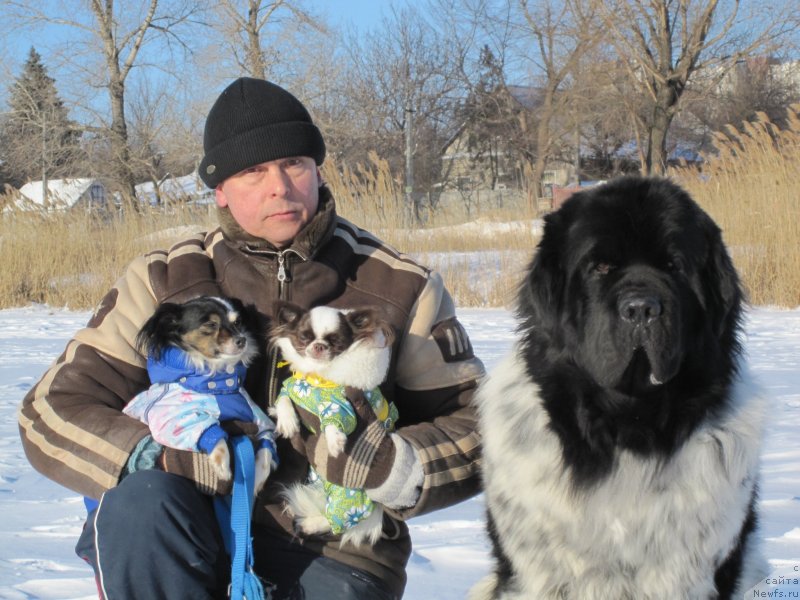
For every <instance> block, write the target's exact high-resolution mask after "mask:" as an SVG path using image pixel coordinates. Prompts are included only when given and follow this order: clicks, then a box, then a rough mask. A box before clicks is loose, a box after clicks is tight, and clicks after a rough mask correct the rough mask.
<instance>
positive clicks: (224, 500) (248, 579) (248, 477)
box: [214, 436, 264, 600]
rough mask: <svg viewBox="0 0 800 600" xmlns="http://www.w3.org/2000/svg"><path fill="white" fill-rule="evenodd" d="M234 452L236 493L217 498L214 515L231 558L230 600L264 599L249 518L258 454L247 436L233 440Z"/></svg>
mask: <svg viewBox="0 0 800 600" xmlns="http://www.w3.org/2000/svg"><path fill="white" fill-rule="evenodd" d="M231 446H232V449H233V464H234V469H233V492H232V493H231V495H229V496H215V497H214V512H215V513H216V515H217V522H218V523H219V528H220V530H221V531H222V539H223V541H224V542H225V550H226V551H227V552H228V554H229V555H230V557H231V585H230V588H229V592H228V598H231V600H264V588H263V587H262V585H261V581H260V580H259V579H258V577H257V576H256V574H255V573H254V572H253V540H252V538H251V537H250V516H251V515H252V511H253V487H254V485H255V470H256V462H255V454H254V453H253V444H252V442H251V441H250V438H248V437H247V436H238V437H235V438H233V439H232V440H231Z"/></svg>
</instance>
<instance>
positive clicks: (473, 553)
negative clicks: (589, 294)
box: [0, 307, 800, 600]
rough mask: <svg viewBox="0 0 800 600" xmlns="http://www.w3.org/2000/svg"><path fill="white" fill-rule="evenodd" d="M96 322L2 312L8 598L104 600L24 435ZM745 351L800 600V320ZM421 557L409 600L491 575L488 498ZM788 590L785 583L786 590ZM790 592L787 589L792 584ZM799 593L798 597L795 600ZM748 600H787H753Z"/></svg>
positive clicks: (78, 504)
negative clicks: (54, 373) (41, 398)
mask: <svg viewBox="0 0 800 600" xmlns="http://www.w3.org/2000/svg"><path fill="white" fill-rule="evenodd" d="M459 314H460V317H461V319H462V321H463V323H464V325H465V327H466V328H467V330H468V331H469V333H470V336H471V339H472V342H473V345H474V347H475V350H476V352H477V354H478V355H479V356H480V357H481V358H482V359H483V360H484V362H485V363H486V364H487V366H488V367H490V368H491V366H492V365H493V364H495V363H496V361H497V360H498V359H499V358H500V357H501V356H502V355H503V354H504V353H505V352H506V351H507V349H508V347H509V346H510V344H511V342H512V339H513V337H514V335H513V327H514V322H513V319H512V317H511V315H510V313H509V312H507V311H504V310H494V309H469V310H467V309H464V310H461V311H459ZM88 316H89V315H88V313H85V312H69V311H63V310H51V309H48V308H46V307H31V308H25V309H15V310H3V311H0V351H2V356H3V357H4V358H3V360H2V361H0V598H3V599H42V600H56V599H71V600H74V599H81V600H82V599H89V598H96V597H97V596H96V593H95V587H94V582H93V579H92V576H91V572H90V570H89V568H88V567H86V566H85V565H84V564H83V563H82V561H80V560H79V559H78V558H77V557H76V556H75V555H74V553H73V551H72V548H73V545H74V542H75V539H76V538H77V536H78V533H79V531H80V528H81V524H82V522H83V517H84V508H83V504H82V501H81V498H79V497H78V496H77V495H76V494H74V493H73V492H70V491H69V490H67V489H64V488H62V487H60V486H58V485H56V484H55V483H52V482H51V481H49V480H47V479H45V478H43V477H42V476H40V475H39V474H38V473H36V472H35V471H34V470H33V469H32V468H31V467H30V466H29V465H28V463H27V461H26V459H25V456H24V454H23V452H22V448H21V446H20V442H19V436H18V432H17V417H16V412H17V407H18V406H19V402H20V400H21V399H22V396H23V395H24V394H25V392H26V391H27V390H28V389H29V388H30V387H31V386H32V385H33V384H34V383H35V382H36V381H37V380H38V378H39V376H40V375H41V373H42V372H43V371H44V369H46V368H47V366H48V365H49V364H50V363H51V362H52V361H53V360H54V359H55V358H56V357H57V356H58V355H59V354H60V353H61V351H62V350H63V348H64V345H65V344H66V341H67V339H68V338H69V337H70V335H71V334H72V333H73V332H74V331H75V330H77V329H78V328H79V327H81V326H82V325H83V324H84V323H85V322H86V321H87V319H88ZM746 331H747V340H746V347H747V350H748V352H749V356H750V362H751V364H752V366H753V370H754V371H755V373H756V374H757V376H759V377H760V379H761V380H762V382H763V384H764V386H765V387H766V388H767V390H768V391H769V393H770V394H771V396H772V413H771V422H770V424H769V427H768V430H767V435H766V439H765V449H764V461H763V462H764V465H763V482H762V486H761V490H762V492H761V511H762V530H763V535H764V549H765V553H766V556H767V557H768V558H769V560H770V563H771V565H772V566H773V567H774V568H775V575H774V579H775V582H774V584H768V583H765V584H763V585H762V586H761V587H760V588H759V589H763V590H764V591H765V593H769V592H770V591H772V592H775V591H776V590H780V591H783V593H784V595H783V596H782V597H784V598H791V597H795V598H800V586H795V585H794V584H793V583H791V580H792V579H793V578H794V579H795V580H796V579H797V578H800V572H798V571H800V369H799V367H800V310H791V311H787V310H778V309H772V308H757V309H755V310H753V311H752V313H751V314H750V315H749V318H748V321H747V324H746ZM410 526H411V530H412V536H413V539H414V553H413V555H412V557H411V561H410V564H409V568H408V572H409V584H408V588H407V592H406V595H405V598H406V599H408V600H456V599H461V598H464V597H465V594H466V591H467V590H468V589H469V587H470V586H471V585H472V583H474V582H475V581H477V580H478V579H479V578H480V577H481V576H482V575H483V574H484V573H486V572H487V571H488V570H489V568H490V558H489V546H488V542H487V540H486V536H485V535H484V532H483V505H482V500H481V498H480V497H478V498H475V499H472V500H469V501H467V502H464V503H462V504H460V505H458V506H455V507H452V508H449V509H447V510H443V511H439V512H437V513H434V514H432V515H427V516H425V517H420V518H417V519H413V520H412V521H411V522H410ZM781 579H782V580H783V582H782V583H781ZM787 581H788V582H789V584H787V585H783V584H786V582H787ZM790 594H796V595H790ZM746 597H749V598H753V597H781V596H778V595H777V594H776V595H774V596H766V595H764V596H760V595H756V596H754V595H753V592H750V594H749V595H748V596H746Z"/></svg>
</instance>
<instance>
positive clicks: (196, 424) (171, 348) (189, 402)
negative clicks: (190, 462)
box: [123, 296, 277, 492]
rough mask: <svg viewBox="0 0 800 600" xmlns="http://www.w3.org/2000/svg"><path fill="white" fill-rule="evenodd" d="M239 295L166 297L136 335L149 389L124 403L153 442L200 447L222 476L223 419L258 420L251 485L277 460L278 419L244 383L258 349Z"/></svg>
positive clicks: (227, 471)
mask: <svg viewBox="0 0 800 600" xmlns="http://www.w3.org/2000/svg"><path fill="white" fill-rule="evenodd" d="M246 318H247V313H246V311H245V310H244V307H243V305H242V304H241V302H239V301H238V300H235V299H230V298H218V297H214V296H201V297H199V298H195V299H193V300H189V301H188V302H185V303H183V304H175V303H171V302H165V303H163V304H161V305H160V306H159V307H158V308H157V309H156V312H155V313H154V314H153V316H152V317H150V319H148V321H147V322H146V323H145V324H144V326H143V327H142V329H141V330H140V331H139V334H138V336H137V338H136V345H137V348H138V350H139V351H140V352H142V353H144V354H146V355H147V372H148V375H149V376H150V382H151V386H150V388H149V389H147V390H145V391H143V392H141V393H140V394H138V395H137V396H135V397H134V398H133V399H132V400H131V401H130V402H129V403H128V404H127V405H126V406H125V408H124V409H123V412H125V413H126V414H127V415H130V416H132V417H134V418H137V419H139V420H140V421H142V422H143V423H146V424H147V425H148V426H149V427H150V432H151V435H152V436H153V439H154V440H156V441H157V442H158V443H160V444H162V445H164V446H169V447H171V448H177V449H180V450H192V451H197V452H205V453H207V454H208V455H209V460H210V462H211V465H212V467H213V468H214V470H215V471H216V473H217V475H218V476H219V477H220V478H221V479H230V478H231V467H230V451H229V449H228V444H227V438H228V434H227V433H226V432H225V430H224V429H223V427H222V425H221V423H222V422H224V421H232V420H238V421H245V422H252V423H255V425H256V426H257V429H258V433H257V437H258V440H259V447H258V450H257V452H256V477H255V491H256V492H257V491H258V490H259V489H260V488H261V487H262V486H263V485H264V482H265V481H266V479H267V477H268V476H269V473H270V470H271V469H272V468H273V467H275V466H276V465H277V452H276V449H275V441H274V431H275V424H274V423H273V422H272V420H271V419H270V418H269V417H268V416H267V415H266V414H265V413H264V411H263V410H261V409H260V408H259V407H258V406H257V405H256V404H255V403H254V402H253V400H252V399H251V398H250V396H249V395H248V394H247V392H246V391H245V389H244V378H245V373H246V369H247V365H248V364H250V362H251V361H252V360H253V358H254V357H255V356H256V355H257V354H258V349H257V345H256V342H255V339H254V338H253V336H252V334H251V333H250V331H249V328H248V326H247V325H246V324H245V323H246Z"/></svg>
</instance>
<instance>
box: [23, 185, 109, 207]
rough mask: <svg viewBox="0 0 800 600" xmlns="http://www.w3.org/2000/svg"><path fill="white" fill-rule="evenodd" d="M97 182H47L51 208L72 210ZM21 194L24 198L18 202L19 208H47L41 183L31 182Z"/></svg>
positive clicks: (24, 186)
mask: <svg viewBox="0 0 800 600" xmlns="http://www.w3.org/2000/svg"><path fill="white" fill-rule="evenodd" d="M96 181H97V180H96V179H90V178H76V179H49V180H48V181H47V199H48V202H49V206H50V207H53V208H71V207H72V206H74V205H75V203H76V202H77V201H78V200H79V199H80V197H81V196H82V195H83V194H84V192H86V190H88V189H89V187H90V186H91V185H92V184H93V183H94V182H96ZM19 193H20V194H22V196H23V197H22V198H20V199H19V200H17V205H18V206H19V207H24V206H26V205H31V204H33V205H36V206H39V207H42V208H44V207H45V203H44V198H43V196H42V182H41V181H29V182H28V183H26V184H25V185H23V186H22V187H21V188H20V189H19Z"/></svg>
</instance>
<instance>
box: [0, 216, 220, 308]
mask: <svg viewBox="0 0 800 600" xmlns="http://www.w3.org/2000/svg"><path fill="white" fill-rule="evenodd" d="M204 220H207V213H206V211H201V212H197V211H188V210H187V211H183V210H181V211H178V212H177V213H172V214H170V215H165V214H163V213H160V212H159V213H151V212H148V213H146V214H142V215H128V216H126V218H125V219H121V218H114V217H106V218H101V217H99V216H96V215H94V216H93V215H90V214H86V213H83V212H75V213H71V214H47V213H37V212H27V211H13V212H7V213H5V214H3V215H2V217H1V218H0V252H2V256H3V257H4V259H3V268H2V270H0V307H2V308H7V307H12V306H24V305H27V304H29V303H31V302H35V303H43V304H48V305H50V306H57V307H69V308H72V309H86V308H91V307H93V306H94V305H95V304H96V303H97V302H98V301H99V300H100V298H101V297H102V296H103V294H104V293H105V292H106V291H107V290H108V289H109V288H110V287H111V286H112V285H113V284H114V282H115V281H116V280H117V278H118V277H119V276H120V275H121V274H122V272H123V271H124V269H125V267H126V265H127V264H128V263H129V262H130V261H131V260H132V259H133V258H134V257H135V256H137V255H139V254H141V253H143V252H146V251H148V250H152V249H154V248H156V247H165V246H168V245H169V244H170V243H171V242H172V241H173V240H176V239H177V238H178V237H179V236H180V235H181V234H182V233H185V231H186V229H187V228H189V229H194V230H200V229H203V228H205V225H203V224H202V222H203V221H204ZM193 223H195V225H194V226H192V224H193Z"/></svg>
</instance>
